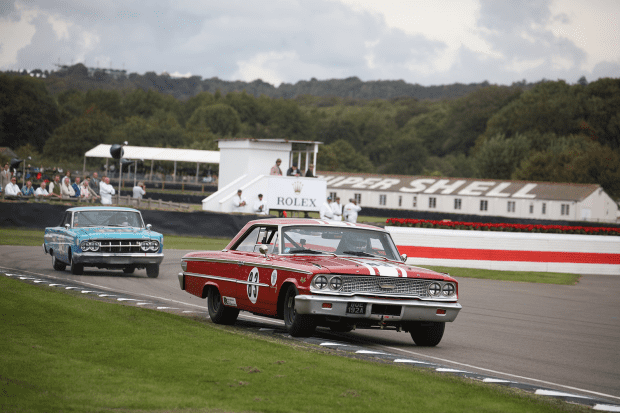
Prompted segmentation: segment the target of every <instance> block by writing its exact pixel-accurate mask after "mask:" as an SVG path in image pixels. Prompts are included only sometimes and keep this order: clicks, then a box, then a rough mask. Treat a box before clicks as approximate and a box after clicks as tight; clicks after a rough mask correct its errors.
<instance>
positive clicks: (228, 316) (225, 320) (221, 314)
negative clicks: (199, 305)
mask: <svg viewBox="0 0 620 413" xmlns="http://www.w3.org/2000/svg"><path fill="white" fill-rule="evenodd" d="M207 300H208V301H207V308H208V309H209V317H211V321H213V322H214V323H215V324H226V325H230V324H235V321H237V317H238V316H239V309H237V308H232V307H226V306H225V305H224V304H223V303H222V296H221V295H220V292H219V290H218V289H217V288H215V287H211V288H209V294H207Z"/></svg>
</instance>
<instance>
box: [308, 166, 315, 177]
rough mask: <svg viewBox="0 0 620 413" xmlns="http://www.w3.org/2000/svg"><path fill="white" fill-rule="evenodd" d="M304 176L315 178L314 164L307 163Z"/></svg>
mask: <svg viewBox="0 0 620 413" xmlns="http://www.w3.org/2000/svg"><path fill="white" fill-rule="evenodd" d="M306 178H316V176H314V165H312V164H310V165H308V170H307V171H306Z"/></svg>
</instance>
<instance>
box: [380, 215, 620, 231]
mask: <svg viewBox="0 0 620 413" xmlns="http://www.w3.org/2000/svg"><path fill="white" fill-rule="evenodd" d="M386 224H388V225H392V226H395V227H417V228H443V229H462V230H475V231H507V232H547V233H558V234H589V235H620V228H611V227H580V226H574V227H573V226H567V225H533V224H507V223H500V224H485V223H480V222H460V221H431V220H427V219H408V218H389V219H388V220H387V221H386Z"/></svg>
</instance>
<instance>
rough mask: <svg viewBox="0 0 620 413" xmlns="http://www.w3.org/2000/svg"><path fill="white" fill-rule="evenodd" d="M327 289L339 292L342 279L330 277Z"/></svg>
mask: <svg viewBox="0 0 620 413" xmlns="http://www.w3.org/2000/svg"><path fill="white" fill-rule="evenodd" d="M329 288H331V289H332V290H335V291H338V290H340V289H341V288H342V278H340V277H332V279H331V280H329Z"/></svg>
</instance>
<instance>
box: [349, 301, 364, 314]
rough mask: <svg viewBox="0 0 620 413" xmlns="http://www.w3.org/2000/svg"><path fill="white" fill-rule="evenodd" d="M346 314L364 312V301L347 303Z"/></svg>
mask: <svg viewBox="0 0 620 413" xmlns="http://www.w3.org/2000/svg"><path fill="white" fill-rule="evenodd" d="M347 314H366V303H348V304H347Z"/></svg>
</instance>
